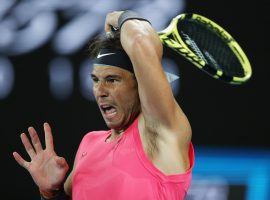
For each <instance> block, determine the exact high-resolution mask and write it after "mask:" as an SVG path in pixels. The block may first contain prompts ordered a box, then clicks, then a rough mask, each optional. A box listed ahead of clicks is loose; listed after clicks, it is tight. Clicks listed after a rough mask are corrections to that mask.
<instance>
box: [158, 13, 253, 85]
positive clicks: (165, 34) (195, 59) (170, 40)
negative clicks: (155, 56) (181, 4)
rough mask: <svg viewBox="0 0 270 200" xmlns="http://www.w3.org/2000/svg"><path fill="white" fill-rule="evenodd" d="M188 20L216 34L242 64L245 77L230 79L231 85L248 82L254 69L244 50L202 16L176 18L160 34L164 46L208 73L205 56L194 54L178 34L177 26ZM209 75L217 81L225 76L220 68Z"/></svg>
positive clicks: (192, 15)
mask: <svg viewBox="0 0 270 200" xmlns="http://www.w3.org/2000/svg"><path fill="white" fill-rule="evenodd" d="M186 19H188V20H190V19H191V20H193V21H195V22H196V23H198V24H200V25H202V26H204V27H205V28H207V29H209V30H210V31H211V32H213V33H215V34H216V35H217V36H218V37H219V38H220V39H221V40H222V41H223V42H224V43H226V45H227V46H228V47H229V48H230V49H231V51H232V52H233V54H234V55H235V56H236V57H237V59H238V61H239V63H240V64H241V67H242V68H243V72H244V76H232V77H230V79H228V82H229V83H230V84H241V83H244V82H246V81H247V80H248V79H249V78H250V77H251V75H252V69H251V65H250V62H249V60H248V58H247V56H246V55H245V53H244V51H243V50H242V48H241V47H240V46H239V44H238V43H237V42H236V41H235V40H234V38H233V37H232V36H231V35H230V34H229V33H228V32H227V31H225V30H224V29H223V28H222V27H221V26H219V25H218V24H216V23H215V22H213V21H211V20H210V19H208V18H206V17H203V16H201V15H198V14H180V15H178V16H176V17H175V18H173V19H172V21H171V23H170V24H169V26H168V27H167V28H166V29H164V30H162V31H160V32H158V34H159V37H160V40H161V41H162V43H163V44H164V45H166V46H167V47H169V48H171V49H173V50H175V51H176V52H177V53H179V54H180V55H182V56H183V57H185V58H186V59H187V60H189V61H190V62H191V63H193V64H194V65H195V66H196V67H198V68H199V69H202V70H204V71H206V72H207V69H208V68H209V66H207V61H206V59H205V58H204V56H200V54H199V55H198V54H196V52H195V53H194V50H192V49H191V48H190V47H189V46H188V44H189V43H188V42H189V41H188V40H185V38H182V37H181V36H180V34H179V32H178V31H179V30H178V29H179V26H177V25H178V23H179V21H182V20H186ZM180 29H181V27H180ZM209 74H210V75H211V76H212V77H214V78H216V79H222V77H223V76H224V72H223V71H222V69H219V68H218V66H217V67H216V69H215V73H214V74H213V73H212V74H211V73H209Z"/></svg>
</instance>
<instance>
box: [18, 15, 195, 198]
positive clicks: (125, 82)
mask: <svg viewBox="0 0 270 200" xmlns="http://www.w3.org/2000/svg"><path fill="white" fill-rule="evenodd" d="M111 27H114V28H117V29H118V31H115V32H114V33H112V32H111ZM105 32H106V33H107V37H103V38H102V37H101V38H99V39H98V40H96V41H95V42H94V43H93V44H92V46H91V49H92V54H93V55H95V60H94V63H95V64H94V67H93V71H92V74H91V76H92V79H93V92H94V95H95V98H96V101H97V104H98V106H99V108H100V111H101V114H102V116H103V118H104V120H105V122H106V125H107V126H108V128H109V129H110V130H108V131H93V132H90V133H88V134H86V135H85V136H84V138H83V139H82V141H81V144H80V146H79V148H78V151H77V154H76V158H75V162H74V166H73V169H72V171H71V173H70V174H69V176H68V177H67V178H65V177H66V173H67V172H68V170H69V166H68V164H67V162H66V161H65V159H64V158H62V157H59V156H57V154H56V153H55V151H54V146H53V137H52V132H51V128H50V126H49V124H48V123H45V124H44V132H45V143H46V148H45V149H42V146H41V143H40V140H39V138H38V135H37V133H36V131H35V129H34V128H33V127H30V128H29V129H28V131H29V134H30V138H31V141H32V144H31V143H30V141H29V139H28V137H27V136H26V134H24V133H23V134H22V135H21V139H22V142H23V144H24V147H25V149H26V151H27V153H28V154H29V156H30V157H31V162H27V161H25V160H24V159H23V158H22V157H21V156H20V155H19V154H18V153H17V152H14V153H13V156H14V158H15V160H16V161H17V162H18V163H19V164H20V165H21V166H23V167H24V168H26V169H27V170H28V171H29V173H30V174H31V176H32V178H33V180H34V181H35V183H36V184H37V186H38V187H39V191H40V193H41V198H42V199H51V200H52V199H54V200H66V199H73V200H90V199H91V200H109V199H112V200H127V199H128V200H143V199H144V200H146V199H147V200H181V199H184V198H185V196H186V193H187V191H188V188H189V186H190V182H191V176H192V168H193V163H194V151H193V146H192V144H191V127H190V124H189V121H188V119H187V117H186V116H185V114H184V112H183V111H182V109H181V108H180V106H179V105H178V104H177V102H176V101H175V99H174V96H173V93H172V90H171V87H170V84H169V83H168V81H167V79H166V76H165V73H164V71H163V68H162V64H161V59H162V54H163V46H162V44H161V42H160V39H159V36H158V35H157V33H156V31H155V30H154V29H153V28H152V26H151V24H150V23H149V22H148V20H146V19H144V18H143V17H141V16H140V15H138V14H137V13H135V12H133V11H124V12H123V11H115V12H112V13H109V14H108V15H107V17H106V21H105Z"/></svg>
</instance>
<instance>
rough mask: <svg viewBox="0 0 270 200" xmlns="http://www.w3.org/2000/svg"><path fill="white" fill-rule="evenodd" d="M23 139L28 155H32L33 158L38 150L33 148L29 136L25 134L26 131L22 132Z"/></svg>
mask: <svg viewBox="0 0 270 200" xmlns="http://www.w3.org/2000/svg"><path fill="white" fill-rule="evenodd" d="M21 140H22V143H23V146H24V148H25V150H26V152H27V153H28V155H29V156H30V158H31V159H32V160H33V158H34V157H35V156H36V152H35V150H34V149H33V147H32V145H31V143H30V141H29V139H28V137H27V136H26V135H25V133H22V134H21Z"/></svg>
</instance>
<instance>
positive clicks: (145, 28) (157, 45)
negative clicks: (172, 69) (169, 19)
mask: <svg viewBox="0 0 270 200" xmlns="http://www.w3.org/2000/svg"><path fill="white" fill-rule="evenodd" d="M121 44H122V46H123V48H124V49H125V51H126V52H127V54H128V55H129V57H130V59H131V62H132V64H133V68H134V72H135V76H136V79H137V81H138V89H139V95H140V100H141V105H142V111H143V113H144V115H145V116H146V117H147V116H150V115H151V119H152V120H155V121H156V120H158V121H160V122H161V123H163V124H164V125H168V126H170V123H171V122H173V121H174V120H173V119H172V118H174V115H173V112H174V111H175V102H174V97H173V94H172V90H171V87H170V84H169V83H168V81H167V78H166V75H165V73H164V71H163V68H162V65H161V59H162V52H163V46H162V44H161V42H160V39H159V37H158V34H157V33H156V32H155V30H154V29H153V28H152V27H151V25H150V24H149V23H148V22H145V21H139V20H129V21H127V22H125V23H124V24H123V26H122V27H121ZM157 99H159V100H158V101H157Z"/></svg>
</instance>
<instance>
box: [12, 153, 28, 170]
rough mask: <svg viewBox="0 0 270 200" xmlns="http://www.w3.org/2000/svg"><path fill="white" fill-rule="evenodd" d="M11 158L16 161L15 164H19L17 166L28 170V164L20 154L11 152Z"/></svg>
mask: <svg viewBox="0 0 270 200" xmlns="http://www.w3.org/2000/svg"><path fill="white" fill-rule="evenodd" d="M13 157H14V158H15V160H16V161H17V163H19V165H21V166H22V167H23V168H25V169H27V170H28V167H29V162H27V161H25V160H24V159H23V158H22V157H21V156H20V154H18V153H17V152H13Z"/></svg>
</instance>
